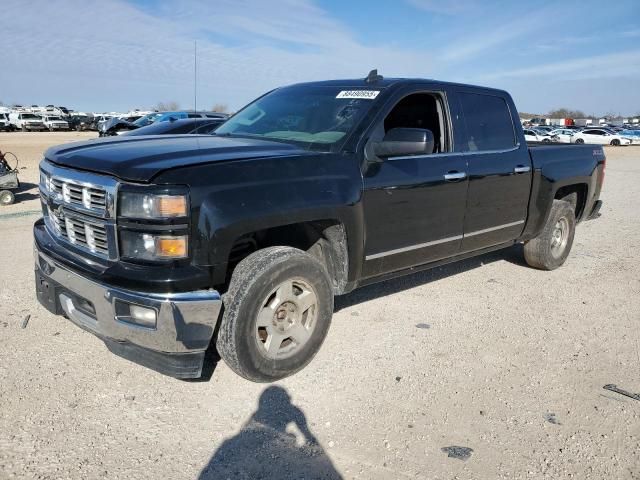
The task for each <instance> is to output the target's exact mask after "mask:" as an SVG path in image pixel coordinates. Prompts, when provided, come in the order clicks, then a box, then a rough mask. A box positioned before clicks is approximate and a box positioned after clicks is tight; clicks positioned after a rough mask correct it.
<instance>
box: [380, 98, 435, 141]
mask: <svg viewBox="0 0 640 480" xmlns="http://www.w3.org/2000/svg"><path fill="white" fill-rule="evenodd" d="M443 115H444V114H443V108H442V100H441V97H440V95H438V94H435V93H412V94H411V95H408V96H406V97H404V98H403V99H402V100H400V101H399V102H398V103H397V104H396V105H395V106H394V107H393V109H392V110H391V111H390V112H389V114H388V115H387V116H386V118H385V119H384V133H385V134H386V133H389V130H391V129H394V128H421V129H425V130H430V131H431V133H433V139H434V146H433V153H442V152H446V151H447V145H446V143H447V142H446V140H445V129H444V126H443Z"/></svg>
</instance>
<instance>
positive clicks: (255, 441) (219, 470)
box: [198, 386, 342, 480]
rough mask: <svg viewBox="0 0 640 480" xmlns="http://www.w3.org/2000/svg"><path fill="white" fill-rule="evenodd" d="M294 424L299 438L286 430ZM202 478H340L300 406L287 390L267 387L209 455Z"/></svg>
mask: <svg viewBox="0 0 640 480" xmlns="http://www.w3.org/2000/svg"><path fill="white" fill-rule="evenodd" d="M291 424H292V425H293V426H295V428H297V430H298V433H299V434H300V436H301V437H302V438H299V437H298V436H297V435H295V434H294V433H292V432H291V430H292V429H291V428H289V430H290V431H287V430H288V429H287V427H288V426H289V425H291ZM198 478H199V479H200V480H214V479H215V480H225V479H227V478H230V479H233V480H236V479H252V480H253V479H276V478H277V479H278V480H281V479H300V478H304V479H341V478H342V476H341V475H340V474H339V473H338V472H337V470H336V469H335V467H334V466H333V463H332V462H331V459H330V458H329V457H328V456H327V454H326V453H325V451H324V449H323V448H322V446H321V445H320V444H319V443H318V440H317V439H316V438H315V436H314V435H313V434H312V433H311V431H310V430H309V427H308V425H307V419H306V418H305V416H304V413H303V412H302V410H300V409H299V408H298V407H296V406H295V405H293V404H292V403H291V398H290V397H289V394H288V393H287V391H286V390H285V389H283V388H281V387H278V386H270V387H268V388H267V389H266V390H265V391H264V392H262V395H261V396H260V400H259V402H258V410H257V411H256V412H255V413H254V414H253V415H252V416H251V418H250V419H249V420H248V421H247V423H246V424H245V425H244V426H243V427H242V430H241V431H240V433H238V434H237V435H236V436H235V437H232V438H229V439H227V440H225V441H224V443H223V444H222V445H221V446H220V448H218V450H217V451H216V452H215V453H214V454H213V455H212V457H211V459H210V460H209V463H208V464H207V465H206V466H205V467H204V468H203V469H202V471H201V472H200V476H199V477H198Z"/></svg>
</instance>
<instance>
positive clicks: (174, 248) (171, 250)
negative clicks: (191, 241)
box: [156, 236, 187, 258]
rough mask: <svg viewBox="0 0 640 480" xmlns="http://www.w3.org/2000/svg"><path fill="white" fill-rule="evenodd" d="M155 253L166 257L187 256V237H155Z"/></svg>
mask: <svg viewBox="0 0 640 480" xmlns="http://www.w3.org/2000/svg"><path fill="white" fill-rule="evenodd" d="M156 255H157V256H158V257H166V258H182V257H186V256H187V237H184V236H183V237H157V238H156Z"/></svg>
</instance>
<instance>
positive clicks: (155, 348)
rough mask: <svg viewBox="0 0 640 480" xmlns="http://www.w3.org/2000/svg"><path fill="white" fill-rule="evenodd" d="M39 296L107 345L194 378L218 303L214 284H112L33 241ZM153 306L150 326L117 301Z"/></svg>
mask: <svg viewBox="0 0 640 480" xmlns="http://www.w3.org/2000/svg"><path fill="white" fill-rule="evenodd" d="M34 257H35V282H36V293H37V296H38V301H39V302H40V303H41V304H42V305H43V306H44V307H45V308H46V309H47V310H49V311H50V312H51V313H53V314H55V315H64V316H66V317H67V318H69V319H70V320H71V321H73V322H74V323H75V324H77V325H78V326H80V327H82V328H84V329H85V330H88V331H89V332H91V333H93V334H94V335H96V336H97V337H99V338H100V339H102V340H103V341H104V342H105V344H106V345H107V347H108V348H109V350H111V352H113V353H115V354H116V355H119V356H121V357H124V358H126V359H128V360H131V361H133V362H136V363H138V364H140V365H143V366H145V367H148V368H151V369H153V370H155V371H158V372H160V373H163V374H165V375H169V376H172V377H176V378H198V377H200V375H201V374H202V367H203V362H204V356H205V351H206V349H207V347H208V346H209V342H210V341H211V338H212V336H213V332H214V329H215V326H216V323H217V320H218V315H219V313H220V309H221V307H222V301H221V299H220V295H219V294H218V292H217V291H215V290H204V291H196V292H186V293H165V294H159V293H144V292H136V291H131V290H125V289H121V288H116V287H111V286H109V285H107V284H104V283H99V282H96V281H93V280H90V279H88V278H86V277H84V276H81V275H79V274H78V273H76V272H74V271H72V270H70V269H69V268H67V267H65V266H64V265H62V264H61V263H59V262H56V261H54V260H53V259H52V258H51V257H49V256H48V255H46V254H45V253H43V252H42V251H40V249H39V248H38V246H37V244H36V246H35V247H34ZM127 304H128V305H138V306H143V307H147V308H151V309H154V310H155V311H156V316H157V323H156V327H155V328H149V327H143V326H140V325H137V324H134V323H132V322H131V320H130V318H129V317H124V316H122V315H121V312H122V305H127Z"/></svg>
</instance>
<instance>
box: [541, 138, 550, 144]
mask: <svg viewBox="0 0 640 480" xmlns="http://www.w3.org/2000/svg"><path fill="white" fill-rule="evenodd" d="M542 143H551V140H549V139H548V138H543V139H542Z"/></svg>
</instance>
